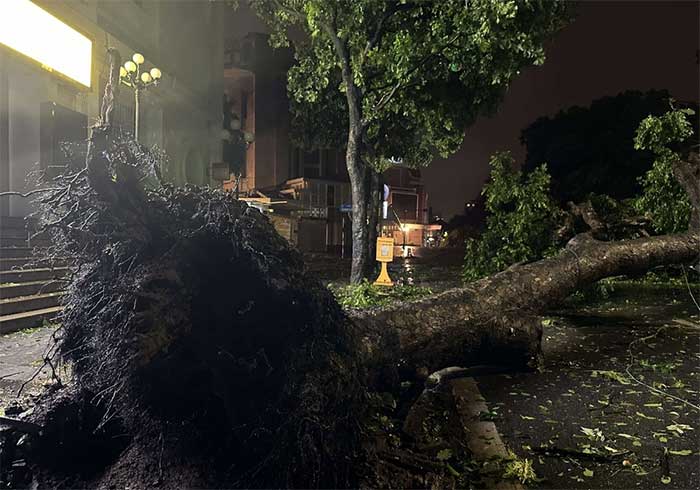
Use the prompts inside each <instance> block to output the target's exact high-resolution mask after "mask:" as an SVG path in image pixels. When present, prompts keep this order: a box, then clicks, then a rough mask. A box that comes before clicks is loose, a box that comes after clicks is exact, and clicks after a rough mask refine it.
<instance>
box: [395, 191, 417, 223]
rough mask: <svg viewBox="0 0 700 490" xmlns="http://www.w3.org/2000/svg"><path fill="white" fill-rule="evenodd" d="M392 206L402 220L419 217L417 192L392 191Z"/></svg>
mask: <svg viewBox="0 0 700 490" xmlns="http://www.w3.org/2000/svg"><path fill="white" fill-rule="evenodd" d="M391 206H392V207H393V208H394V211H396V214H397V215H398V216H399V218H400V219H402V220H417V219H418V196H417V195H415V194H403V193H399V192H392V193H391Z"/></svg>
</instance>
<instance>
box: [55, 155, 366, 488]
mask: <svg viewBox="0 0 700 490" xmlns="http://www.w3.org/2000/svg"><path fill="white" fill-rule="evenodd" d="M128 146H129V145H123V144H120V145H119V148H115V150H118V151H113V152H108V153H107V155H118V156H119V158H118V159H115V160H111V159H110V158H109V156H108V157H107V159H108V163H109V166H108V168H111V169H112V171H113V173H114V175H117V176H119V175H121V176H122V178H119V177H117V178H116V179H114V180H112V181H111V183H110V185H111V186H112V189H111V191H112V192H110V194H109V195H113V196H115V199H116V200H117V202H116V203H109V204H112V205H110V206H106V205H105V204H106V203H105V202H103V201H102V200H101V198H100V195H99V194H97V193H94V192H88V193H80V194H76V195H75V197H73V195H72V193H71V191H68V192H67V193H65V195H64V196H63V197H62V199H63V201H61V202H60V208H58V209H60V210H67V211H60V214H61V217H60V218H59V219H60V220H63V221H62V222H61V223H60V224H56V222H54V224H53V225H52V226H51V228H53V230H54V240H55V243H56V246H55V248H56V249H57V250H56V251H55V253H62V254H63V255H66V254H67V255H70V256H71V257H72V258H73V259H74V260H75V262H76V264H78V268H77V271H76V273H75V277H74V278H73V281H72V284H71V288H70V291H69V294H68V297H67V300H66V310H65V314H64V316H63V319H62V323H63V325H62V332H61V334H62V342H61V344H60V349H59V354H60V356H61V358H62V360H64V361H68V362H70V363H71V365H72V370H73V376H74V383H75V386H76V389H75V391H74V393H75V396H76V397H79V398H84V400H75V403H77V404H81V405H82V404H84V403H88V404H90V405H91V406H94V407H97V408H98V410H99V411H100V412H101V416H100V417H99V418H98V419H97V420H95V421H94V422H95V427H94V428H93V429H95V428H98V429H102V427H103V426H105V424H109V423H112V424H117V425H119V426H120V427H122V428H123V430H124V431H125V434H126V437H127V438H128V439H129V444H128V445H129V446H130V448H129V450H128V451H127V453H125V455H126V456H127V457H128V456H129V455H132V457H134V458H135V459H138V460H139V461H140V463H139V464H136V465H132V466H131V467H130V468H129V479H130V481H131V483H134V482H139V483H144V484H150V483H153V480H158V479H159V478H169V477H168V476H167V472H166V471H164V467H167V466H168V465H171V464H172V463H171V462H172V461H174V460H182V461H187V467H188V468H189V469H188V471H187V475H186V476H183V475H180V476H177V478H178V480H177V481H176V482H175V483H186V484H190V485H207V486H211V485H217V486H220V485H223V486H244V487H248V486H263V487H276V486H295V487H311V486H324V487H341V486H354V485H355V484H356V483H357V480H356V479H355V478H356V475H354V473H353V470H352V466H353V465H354V464H356V463H357V461H352V458H351V456H352V455H355V454H359V444H358V442H359V429H360V428H359V427H358V425H357V420H358V416H360V415H361V413H360V410H361V407H362V406H363V396H364V388H363V385H362V383H361V381H360V378H359V377H358V375H359V369H358V367H357V366H356V365H355V360H354V357H353V353H354V352H355V351H356V347H354V343H355V342H356V340H355V339H354V338H353V335H352V329H351V328H350V325H351V324H350V322H349V320H348V319H347V318H346V316H345V315H344V313H343V312H342V310H341V309H340V307H339V306H338V305H337V303H336V302H335V301H334V299H333V297H332V295H331V293H330V292H329V291H328V290H327V289H326V288H324V287H322V286H321V284H320V283H318V282H317V281H316V280H314V279H312V278H310V277H309V276H308V275H307V274H306V273H305V271H304V266H303V262H302V259H301V256H300V254H299V253H298V252H297V251H295V250H293V249H291V248H290V246H289V245H288V244H287V242H286V241H285V240H284V239H283V238H282V237H280V236H279V235H278V234H277V233H276V232H275V231H274V229H273V227H272V225H271V224H270V223H269V221H268V220H267V219H266V218H265V217H264V216H263V215H262V214H261V213H260V212H259V211H258V210H256V209H254V208H251V207H249V206H247V205H246V204H245V203H242V202H239V201H236V200H235V199H233V198H232V197H231V196H230V195H227V194H225V193H222V192H218V191H212V190H207V189H198V188H194V187H188V188H185V189H178V188H174V187H170V186H160V187H157V188H154V189H152V190H146V189H144V188H143V187H142V186H141V185H140V182H141V180H142V177H143V175H142V174H143V172H142V171H141V169H140V168H139V166H138V165H137V164H131V165H130V164H128V163H126V162H129V161H133V162H136V160H133V159H132V158H130V155H131V154H130V153H128V152H125V149H128ZM125 156H126V158H125ZM131 156H133V155H131ZM119 166H121V168H119ZM75 175H78V174H75ZM75 175H74V176H73V177H70V179H73V178H76V177H75ZM124 175H126V176H127V177H123V176H124ZM85 178H88V177H87V176H84V175H78V176H77V179H76V182H75V183H76V185H75V186H74V187H76V188H81V186H80V185H79V184H80V180H81V179H85ZM67 179H69V178H67V177H63V178H61V180H63V181H66V180H67ZM56 197H57V195H56V194H54V195H53V196H51V197H49V198H44V201H45V203H46V204H50V205H51V206H52V207H53V209H54V210H55V209H57V208H56V207H55V204H56V203H55V201H54V199H55V198H56ZM66 216H68V218H65V217H66ZM49 404H50V403H49ZM123 439H124V437H122V438H121V440H118V442H119V443H120V444H124V441H123ZM59 443H60V441H59ZM57 448H58V446H56V449H57ZM136 454H138V457H135V455H136ZM144 458H145V463H146V464H144ZM149 459H150V460H149ZM101 463H102V464H105V468H104V469H105V470H107V471H106V473H103V474H102V475H101V476H100V478H106V479H109V478H110V477H111V475H110V471H109V467H108V464H114V463H115V461H102V462H101ZM117 463H118V461H117ZM149 463H150V464H149ZM116 469H117V470H119V469H120V465H119V464H117V465H116ZM93 470H94V469H93ZM188 479H189V480H188ZM166 481H167V480H166Z"/></svg>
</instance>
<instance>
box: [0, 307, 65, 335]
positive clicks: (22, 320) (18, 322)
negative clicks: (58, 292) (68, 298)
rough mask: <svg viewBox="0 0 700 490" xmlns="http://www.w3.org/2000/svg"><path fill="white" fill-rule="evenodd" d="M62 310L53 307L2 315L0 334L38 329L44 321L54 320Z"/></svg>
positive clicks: (0, 317) (0, 318)
mask: <svg viewBox="0 0 700 490" xmlns="http://www.w3.org/2000/svg"><path fill="white" fill-rule="evenodd" d="M62 310H63V307H62V306H53V307H51V308H43V309H40V310H31V311H24V312H21V313H14V314H12V315H2V316H0V334H5V333H10V332H16V331H17V330H24V329H25V328H34V327H40V326H41V325H43V324H44V322H45V321H52V320H54V319H55V318H56V317H57V316H58V314H59V313H60V312H61V311H62Z"/></svg>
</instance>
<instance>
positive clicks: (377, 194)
mask: <svg viewBox="0 0 700 490" xmlns="http://www.w3.org/2000/svg"><path fill="white" fill-rule="evenodd" d="M367 173H368V179H367V180H368V184H367V185H368V187H369V200H368V202H367V223H368V225H367V226H368V230H369V231H368V237H367V254H368V260H367V272H366V274H365V277H367V278H369V279H370V280H371V279H372V276H373V273H374V271H375V259H376V243H377V236H378V235H379V229H378V228H379V213H380V207H381V202H382V200H381V190H380V188H381V174H380V173H379V172H377V171H376V170H374V169H373V168H371V167H369V166H368V169H367Z"/></svg>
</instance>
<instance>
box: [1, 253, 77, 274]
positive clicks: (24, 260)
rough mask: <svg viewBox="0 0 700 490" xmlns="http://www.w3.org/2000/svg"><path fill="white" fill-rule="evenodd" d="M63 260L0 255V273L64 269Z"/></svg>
mask: <svg viewBox="0 0 700 490" xmlns="http://www.w3.org/2000/svg"><path fill="white" fill-rule="evenodd" d="M65 265H66V261H65V260H51V259H38V258H36V257H9V258H5V257H2V256H1V255H0V271H3V272H4V271H12V270H17V269H36V268H44V267H65Z"/></svg>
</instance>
